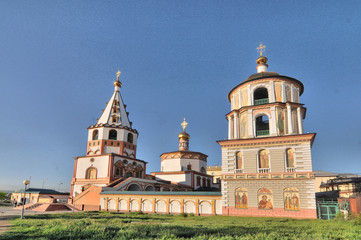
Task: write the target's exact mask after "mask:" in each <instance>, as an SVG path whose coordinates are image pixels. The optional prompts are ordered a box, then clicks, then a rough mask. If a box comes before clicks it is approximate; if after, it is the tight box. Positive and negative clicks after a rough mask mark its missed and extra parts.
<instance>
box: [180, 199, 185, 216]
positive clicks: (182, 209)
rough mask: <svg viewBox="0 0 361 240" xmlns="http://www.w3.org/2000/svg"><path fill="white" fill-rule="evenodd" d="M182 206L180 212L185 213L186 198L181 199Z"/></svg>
mask: <svg viewBox="0 0 361 240" xmlns="http://www.w3.org/2000/svg"><path fill="white" fill-rule="evenodd" d="M180 208H181V209H180V212H181V213H184V199H182V200H181V204H180Z"/></svg>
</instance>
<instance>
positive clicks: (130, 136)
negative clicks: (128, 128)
mask: <svg viewBox="0 0 361 240" xmlns="http://www.w3.org/2000/svg"><path fill="white" fill-rule="evenodd" d="M128 142H129V143H133V134H131V133H128Z"/></svg>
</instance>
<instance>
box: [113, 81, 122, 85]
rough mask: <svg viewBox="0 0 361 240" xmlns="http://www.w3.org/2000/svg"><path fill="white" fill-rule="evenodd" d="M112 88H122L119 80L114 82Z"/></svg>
mask: <svg viewBox="0 0 361 240" xmlns="http://www.w3.org/2000/svg"><path fill="white" fill-rule="evenodd" d="M114 87H122V83H121V82H120V81H119V80H117V81H115V82H114Z"/></svg>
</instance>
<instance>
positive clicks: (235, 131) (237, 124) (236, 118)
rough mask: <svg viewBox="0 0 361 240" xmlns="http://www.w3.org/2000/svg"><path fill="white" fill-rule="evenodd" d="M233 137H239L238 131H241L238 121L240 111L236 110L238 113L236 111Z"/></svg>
mask: <svg viewBox="0 0 361 240" xmlns="http://www.w3.org/2000/svg"><path fill="white" fill-rule="evenodd" d="M233 119H234V120H233V138H234V139H238V138H239V137H238V132H239V130H238V126H239V123H238V121H239V118H238V113H237V112H236V113H234V115H233Z"/></svg>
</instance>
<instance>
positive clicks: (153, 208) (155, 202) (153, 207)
mask: <svg viewBox="0 0 361 240" xmlns="http://www.w3.org/2000/svg"><path fill="white" fill-rule="evenodd" d="M155 204H157V201H156V199H155V198H153V206H152V212H153V213H155Z"/></svg>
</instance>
